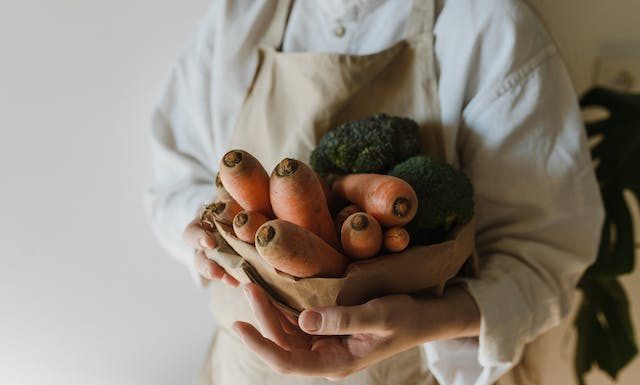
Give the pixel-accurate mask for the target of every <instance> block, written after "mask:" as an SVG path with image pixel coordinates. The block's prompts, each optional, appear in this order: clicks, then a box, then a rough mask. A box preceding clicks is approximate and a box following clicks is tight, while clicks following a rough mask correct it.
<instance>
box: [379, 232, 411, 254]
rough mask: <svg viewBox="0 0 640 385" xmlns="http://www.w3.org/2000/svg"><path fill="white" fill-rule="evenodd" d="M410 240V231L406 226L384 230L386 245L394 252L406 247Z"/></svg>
mask: <svg viewBox="0 0 640 385" xmlns="http://www.w3.org/2000/svg"><path fill="white" fill-rule="evenodd" d="M409 240H410V238H409V232H408V231H407V230H405V228H404V227H399V226H396V227H391V228H389V229H387V231H385V232H384V247H385V248H386V249H387V250H389V251H391V252H392V253H399V252H401V251H402V250H404V249H406V248H407V246H409Z"/></svg>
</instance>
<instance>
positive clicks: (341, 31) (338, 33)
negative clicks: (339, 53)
mask: <svg viewBox="0 0 640 385" xmlns="http://www.w3.org/2000/svg"><path fill="white" fill-rule="evenodd" d="M345 32H347V29H346V28H345V27H344V26H343V25H339V26H337V27H336V28H335V29H334V30H333V33H334V34H335V35H336V36H338V37H342V36H344V34H345Z"/></svg>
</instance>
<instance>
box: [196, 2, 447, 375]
mask: <svg viewBox="0 0 640 385" xmlns="http://www.w3.org/2000/svg"><path fill="white" fill-rule="evenodd" d="M277 4H278V5H277V8H276V10H275V12H274V17H273V20H272V23H271V25H270V27H269V29H268V30H267V33H266V35H265V38H264V40H263V43H262V44H261V46H260V50H259V65H258V69H257V72H256V75H255V77H254V80H253V83H252V85H251V87H250V88H249V93H248V95H247V98H246V100H245V103H244V105H243V107H242V110H241V113H240V115H239V118H238V121H237V124H236V127H235V132H234V133H233V135H232V139H231V143H230V148H241V149H244V150H247V151H249V152H250V153H252V154H254V155H255V156H256V158H258V159H259V160H260V161H261V162H262V164H263V165H264V167H265V169H266V170H267V171H270V170H272V169H273V168H274V167H275V165H276V164H277V163H278V162H279V161H280V160H281V159H282V158H284V157H293V158H297V159H301V160H305V161H307V160H308V159H309V155H310V153H311V150H312V149H313V148H314V147H315V145H316V143H317V142H318V140H319V139H320V138H321V137H322V135H324V133H326V132H327V131H328V130H329V129H331V128H332V127H334V126H335V125H336V124H339V123H341V122H344V121H347V120H352V119H359V118H364V117H366V116H368V115H371V114H374V113H380V112H384V113H388V114H392V115H399V116H406V117H411V118H413V119H414V120H416V121H417V122H418V123H419V124H420V126H421V128H422V132H421V134H422V139H423V149H426V152H427V153H428V154H429V155H431V156H434V157H438V158H443V145H442V137H441V135H442V133H441V129H440V106H439V103H438V94H437V78H436V72H435V67H434V49H433V43H434V37H433V33H432V29H433V21H434V17H435V15H434V0H415V1H414V8H413V10H412V13H411V16H410V18H409V22H408V24H407V25H408V27H407V31H406V36H407V38H406V40H403V41H401V42H399V43H397V44H395V45H394V46H392V47H391V48H389V49H386V50H384V51H382V52H379V53H375V54H371V55H362V56H356V55H344V54H327V53H313V52H303V53H283V52H279V51H278V47H279V46H280V45H281V42H282V37H283V35H284V30H285V26H286V23H287V18H288V14H289V9H290V5H291V0H281V1H278V3H277ZM211 307H212V309H213V313H214V316H215V318H216V321H217V325H218V328H217V329H216V333H215V336H214V339H213V342H212V345H211V348H210V352H209V355H208V357H207V361H206V362H205V366H204V368H203V370H202V372H201V374H200V377H199V379H198V382H197V384H202V385H205V384H206V385H255V384H280V385H287V384H296V385H315V384H352V385H365V384H366V385H376V384H393V385H420V384H435V380H434V379H433V377H432V376H431V375H430V373H429V371H428V369H427V367H426V360H425V357H424V354H423V352H422V349H420V348H414V349H411V350H408V351H406V352H403V353H401V354H398V355H395V356H393V357H391V358H389V359H386V360H384V361H382V362H380V363H378V364H376V365H373V366H371V367H369V368H367V369H365V370H363V371H361V372H358V373H355V374H353V375H351V376H349V377H348V378H346V379H344V380H343V381H338V382H330V381H328V380H325V379H323V378H311V377H300V376H282V375H279V374H277V373H275V372H273V371H272V370H270V369H269V368H268V367H267V366H266V365H265V364H264V363H263V362H262V361H261V360H260V359H259V358H258V357H257V356H256V355H255V354H253V353H252V352H251V351H249V350H248V349H247V348H246V347H245V346H244V345H243V344H242V343H241V342H240V340H239V339H238V337H237V336H236V335H235V333H234V332H233V331H232V330H231V324H232V323H233V322H234V321H237V320H242V321H248V322H251V323H253V324H254V325H255V322H254V319H253V315H252V313H251V310H250V308H249V306H248V305H247V302H246V300H245V298H244V297H243V295H242V292H241V290H239V289H236V288H230V287H228V286H227V285H225V284H223V283H220V282H212V283H211Z"/></svg>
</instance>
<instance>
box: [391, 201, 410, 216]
mask: <svg viewBox="0 0 640 385" xmlns="http://www.w3.org/2000/svg"><path fill="white" fill-rule="evenodd" d="M409 211H411V202H410V201H409V200H408V199H407V198H398V199H396V201H395V202H393V214H394V215H397V216H399V217H404V216H405V215H407V213H408V212H409Z"/></svg>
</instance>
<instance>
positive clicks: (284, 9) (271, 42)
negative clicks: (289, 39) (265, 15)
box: [262, 0, 291, 50]
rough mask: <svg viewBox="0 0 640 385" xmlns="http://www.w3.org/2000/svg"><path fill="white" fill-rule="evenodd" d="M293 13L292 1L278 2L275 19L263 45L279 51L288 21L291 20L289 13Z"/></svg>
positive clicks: (281, 0) (270, 25)
mask: <svg viewBox="0 0 640 385" xmlns="http://www.w3.org/2000/svg"><path fill="white" fill-rule="evenodd" d="M290 11H291V0H276V9H275V10H274V11H273V18H272V19H271V24H269V28H267V32H266V33H265V35H264V37H263V39H262V44H265V45H267V46H269V47H273V48H275V49H277V50H279V49H280V47H281V46H282V40H283V39H284V32H285V29H286V27H287V20H288V19H289V12H290Z"/></svg>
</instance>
